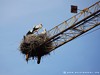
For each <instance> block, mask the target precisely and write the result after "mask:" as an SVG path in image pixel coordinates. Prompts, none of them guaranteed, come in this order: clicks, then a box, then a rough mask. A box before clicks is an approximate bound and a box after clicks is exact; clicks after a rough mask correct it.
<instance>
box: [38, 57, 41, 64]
mask: <svg viewBox="0 0 100 75" xmlns="http://www.w3.org/2000/svg"><path fill="white" fill-rule="evenodd" d="M40 61H41V56H38V61H37V64H40Z"/></svg>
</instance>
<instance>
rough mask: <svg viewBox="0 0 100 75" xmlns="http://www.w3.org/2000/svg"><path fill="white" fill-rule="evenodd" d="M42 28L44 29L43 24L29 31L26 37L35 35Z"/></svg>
mask: <svg viewBox="0 0 100 75" xmlns="http://www.w3.org/2000/svg"><path fill="white" fill-rule="evenodd" d="M41 28H42V24H39V25H36V26H34V27H33V29H31V30H29V31H28V32H27V34H26V35H30V34H33V33H34V32H37V31H38V30H39V29H41Z"/></svg>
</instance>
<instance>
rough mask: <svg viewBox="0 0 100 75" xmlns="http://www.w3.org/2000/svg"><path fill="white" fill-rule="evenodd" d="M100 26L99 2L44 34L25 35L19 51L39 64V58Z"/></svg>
mask: <svg viewBox="0 0 100 75" xmlns="http://www.w3.org/2000/svg"><path fill="white" fill-rule="evenodd" d="M99 25H100V1H98V2H96V3H95V4H93V5H92V6H90V7H88V8H85V9H83V10H81V11H80V13H78V14H76V15H75V16H73V17H71V18H70V19H68V20H66V21H64V22H62V23H61V24H59V25H58V26H55V27H54V28H52V29H51V30H49V31H46V30H45V34H31V35H28V36H27V35H26V36H25V38H24V40H23V41H22V43H21V44H20V51H21V52H22V53H23V54H25V55H26V61H28V59H29V58H31V57H32V58H33V59H34V57H36V58H37V59H38V61H37V63H38V64H39V63H40V60H41V57H42V56H44V55H47V54H49V53H50V52H51V51H53V50H55V49H56V48H58V47H60V46H62V45H64V44H65V43H68V42H70V41H71V40H73V39H75V38H77V37H78V36H80V35H82V34H84V33H86V32H87V31H89V30H91V29H93V28H95V27H97V26H99Z"/></svg>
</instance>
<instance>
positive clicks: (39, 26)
mask: <svg viewBox="0 0 100 75" xmlns="http://www.w3.org/2000/svg"><path fill="white" fill-rule="evenodd" d="M41 28H42V24H39V25H36V26H35V27H34V28H33V31H32V32H37V31H38V30H39V29H41Z"/></svg>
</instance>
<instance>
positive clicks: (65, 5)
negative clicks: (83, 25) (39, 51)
mask: <svg viewBox="0 0 100 75" xmlns="http://www.w3.org/2000/svg"><path fill="white" fill-rule="evenodd" d="M97 1H99V0H0V33H1V35H0V48H1V49H0V75H67V74H66V73H67V72H100V30H98V31H95V32H93V33H90V34H88V35H85V36H82V37H80V38H77V39H75V40H73V41H71V42H69V43H67V44H65V45H63V46H61V47H60V48H58V49H56V50H55V51H53V52H51V54H50V55H48V56H45V57H43V58H42V60H41V63H40V64H39V65H38V64H37V62H36V60H35V61H34V60H30V61H29V63H28V64H27V62H26V61H25V56H24V55H22V54H21V53H20V52H19V45H20V42H21V40H22V37H23V35H25V34H26V32H27V31H28V30H29V29H31V28H32V27H33V26H34V25H37V24H40V23H42V24H43V27H44V28H46V29H47V30H50V29H51V28H53V27H54V26H56V25H58V24H60V23H61V22H63V21H64V20H67V19H69V18H70V17H72V16H73V15H75V14H72V13H70V5H77V6H78V8H79V9H83V8H86V7H89V6H90V5H92V4H94V3H95V2H97ZM69 75H74V74H69ZM79 75H80V74H79ZM83 75H85V74H83ZM92 75H94V74H92ZM96 75H98V74H96Z"/></svg>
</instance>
